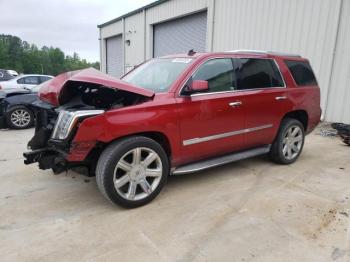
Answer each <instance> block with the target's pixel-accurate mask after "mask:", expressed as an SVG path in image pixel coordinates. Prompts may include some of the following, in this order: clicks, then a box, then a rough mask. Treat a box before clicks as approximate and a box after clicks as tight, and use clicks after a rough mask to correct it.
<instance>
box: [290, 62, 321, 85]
mask: <svg viewBox="0 0 350 262" xmlns="http://www.w3.org/2000/svg"><path fill="white" fill-rule="evenodd" d="M285 63H286V65H287V66H288V68H289V71H290V72H291V73H292V76H293V78H294V80H295V82H296V83H297V85H298V86H312V85H317V80H316V77H315V74H314V72H313V71H312V68H311V66H310V64H309V63H308V62H305V61H291V60H285Z"/></svg>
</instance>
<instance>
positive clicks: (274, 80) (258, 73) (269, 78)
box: [234, 58, 284, 90]
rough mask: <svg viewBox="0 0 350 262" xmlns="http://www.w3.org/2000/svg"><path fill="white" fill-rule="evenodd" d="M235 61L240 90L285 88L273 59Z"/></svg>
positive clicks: (240, 59) (242, 59) (239, 59)
mask: <svg viewBox="0 0 350 262" xmlns="http://www.w3.org/2000/svg"><path fill="white" fill-rule="evenodd" d="M234 61H235V72H236V77H237V87H238V89H239V90H244V89H254V88H268V87H283V86H284V83H283V80H282V76H281V74H280V72H279V70H278V68H277V66H276V64H275V62H274V61H273V60H272V59H256V58H237V59H234Z"/></svg>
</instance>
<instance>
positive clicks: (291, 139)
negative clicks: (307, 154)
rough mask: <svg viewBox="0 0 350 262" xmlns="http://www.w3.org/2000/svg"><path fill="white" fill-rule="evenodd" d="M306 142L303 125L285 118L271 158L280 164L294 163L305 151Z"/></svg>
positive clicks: (272, 149) (271, 152)
mask: <svg viewBox="0 0 350 262" xmlns="http://www.w3.org/2000/svg"><path fill="white" fill-rule="evenodd" d="M304 141H305V130H304V126H303V124H302V123H301V122H300V121H298V120H296V119H294V118H285V119H283V120H282V122H281V126H280V129H279V131H278V134H277V137H276V139H275V141H274V142H273V144H272V146H271V149H270V153H269V157H270V159H271V160H272V161H273V162H275V163H278V164H283V165H288V164H291V163H294V162H295V161H296V160H297V159H298V157H299V156H300V154H301V152H302V150H303V147H304Z"/></svg>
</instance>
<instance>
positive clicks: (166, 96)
mask: <svg viewBox="0 0 350 262" xmlns="http://www.w3.org/2000/svg"><path fill="white" fill-rule="evenodd" d="M171 57H189V56H186V55H181V56H179V55H175V56H171ZM217 57H232V58H235V57H237V58H239V57H244V58H247V57H254V58H272V59H275V61H276V62H277V64H278V66H279V68H280V70H281V73H282V75H283V78H284V80H285V83H286V88H266V89H256V90H251V91H248V90H247V91H236V92H231V93H221V94H214V95H209V94H208V95H200V96H192V97H189V96H180V95H179V92H180V90H181V88H182V86H183V85H184V83H185V82H186V81H187V79H188V77H190V76H191V74H192V73H193V72H194V71H195V70H196V68H198V67H199V66H200V65H201V64H202V63H203V62H205V61H206V60H208V59H211V58H217ZM191 58H193V59H194V62H193V63H192V64H191V65H190V66H189V67H188V68H187V69H186V70H185V71H184V72H183V74H182V75H181V76H180V77H179V78H178V79H177V80H176V81H175V82H174V84H173V85H172V86H171V87H170V90H169V92H167V93H159V94H155V95H154V97H153V99H152V100H150V101H148V102H145V103H143V104H139V105H136V106H130V107H125V108H121V109H112V110H109V111H107V112H106V113H104V114H102V115H98V116H96V117H90V118H87V119H85V120H84V121H83V122H82V123H81V124H80V126H79V128H78V130H77V133H76V135H75V137H74V139H73V144H74V145H77V144H78V145H79V144H80V143H85V142H87V143H85V144H83V145H84V146H83V147H80V148H79V150H78V151H79V152H77V150H75V149H74V150H72V151H71V153H70V155H68V159H74V161H83V160H84V158H85V157H86V155H87V153H88V152H89V151H90V150H91V149H92V148H93V146H94V145H95V143H94V142H95V141H97V142H103V143H110V142H111V141H114V140H116V139H118V138H121V137H125V136H130V135H134V134H139V133H144V132H159V133H162V134H163V135H164V136H166V137H167V139H168V140H169V143H170V147H171V164H172V166H173V167H174V166H178V165H181V164H185V163H188V162H191V161H195V160H200V159H204V158H207V157H211V156H215V155H219V154H225V153H228V152H232V151H235V150H242V149H245V148H252V147H256V146H259V145H266V144H271V143H272V142H273V140H274V138H275V136H276V134H277V131H278V128H279V125H280V122H281V120H282V119H283V117H284V116H285V115H286V114H287V113H289V112H292V111H295V110H304V111H306V112H307V115H308V126H307V132H309V131H311V130H312V129H313V128H315V127H316V125H317V124H318V123H319V121H320V115H321V109H320V89H319V88H318V87H317V86H306V87H296V84H295V82H294V80H293V78H292V76H291V74H290V72H289V70H288V68H287V66H286V65H285V63H284V59H287V58H288V59H289V60H291V58H290V57H283V56H273V55H266V54H253V53H250V54H249V53H247V54H234V53H232V54H231V53H205V54H196V55H194V56H191ZM292 59H295V60H304V61H305V59H303V58H292ZM90 73H91V75H90ZM67 81H88V82H94V83H95V82H98V83H99V84H104V85H106V86H113V87H115V88H120V89H123V90H127V91H130V92H135V93H140V94H143V95H145V96H149V97H151V96H153V93H152V92H150V91H147V90H143V89H140V88H137V87H132V86H130V85H129V84H126V83H124V82H122V81H120V80H116V79H114V78H111V77H108V76H105V75H103V74H102V73H97V72H95V71H81V73H78V74H74V75H69V73H68V75H67V76H59V77H58V79H56V80H53V81H52V82H51V83H50V84H48V85H47V86H46V87H45V88H43V89H42V90H41V98H42V99H44V100H46V101H51V103H53V104H55V105H57V104H59V92H60V90H61V88H63V87H58V86H56V83H57V82H59V83H63V86H64V85H65V83H66V82H67ZM276 96H286V97H287V99H286V100H281V101H278V100H276V99H275V97H276ZM237 101H239V102H241V103H242V105H241V106H238V107H230V106H229V105H228V104H229V103H231V102H237ZM266 124H272V127H271V128H266V129H262V130H259V131H254V132H249V133H245V134H240V135H235V136H230V137H226V138H221V139H215V140H212V141H208V142H202V143H198V144H193V145H188V146H184V145H183V141H184V140H188V139H193V138H198V137H207V136H212V135H216V134H222V133H227V132H232V131H235V130H243V129H248V128H254V127H257V126H263V125H266ZM89 141H93V142H92V143H91V144H89ZM86 145H90V146H86ZM81 148H84V150H85V153H84V152H82V151H84V150H81Z"/></svg>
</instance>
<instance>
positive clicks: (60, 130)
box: [51, 110, 104, 140]
mask: <svg viewBox="0 0 350 262" xmlns="http://www.w3.org/2000/svg"><path fill="white" fill-rule="evenodd" d="M102 113H104V110H83V111H74V112H70V111H66V110H61V111H60V113H59V115H58V119H57V122H56V124H55V128H54V130H53V132H52V136H51V138H52V139H58V140H64V139H66V138H67V137H68V135H69V134H70V132H71V131H72V129H73V128H74V126H75V125H76V124H77V122H78V120H81V119H82V118H86V117H89V116H95V115H100V114H102Z"/></svg>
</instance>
